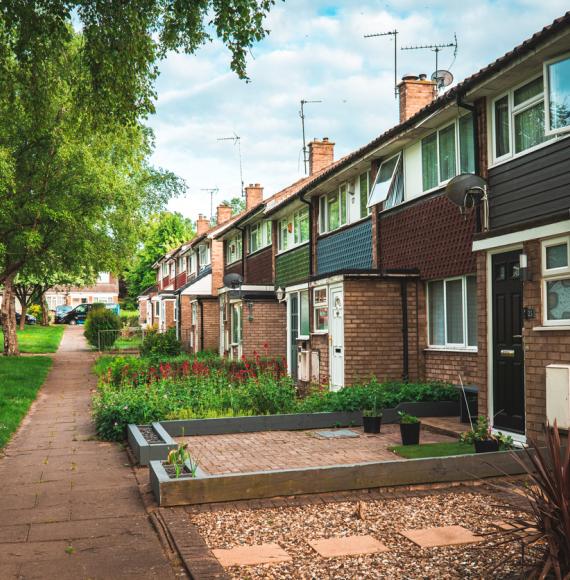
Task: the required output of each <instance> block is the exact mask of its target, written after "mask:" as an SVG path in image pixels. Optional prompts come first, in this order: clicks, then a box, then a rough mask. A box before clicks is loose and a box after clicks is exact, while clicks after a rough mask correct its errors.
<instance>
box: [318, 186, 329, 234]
mask: <svg viewBox="0 0 570 580" xmlns="http://www.w3.org/2000/svg"><path fill="white" fill-rule="evenodd" d="M326 212H327V196H326V195H323V197H321V198H320V199H319V224H320V226H319V229H320V231H321V232H326V231H327V220H326V218H327V213H326Z"/></svg>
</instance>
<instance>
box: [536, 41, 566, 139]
mask: <svg viewBox="0 0 570 580" xmlns="http://www.w3.org/2000/svg"><path fill="white" fill-rule="evenodd" d="M564 60H570V52H566V53H565V54H562V55H559V56H557V57H556V58H551V59H549V60H546V61H544V63H543V67H542V75H543V79H544V134H545V135H546V136H547V137H555V136H557V135H560V134H561V133H568V132H569V131H570V125H568V126H566V127H560V128H559V129H550V76H549V74H548V72H549V69H548V67H549V66H551V65H553V64H556V63H558V62H562V61H564Z"/></svg>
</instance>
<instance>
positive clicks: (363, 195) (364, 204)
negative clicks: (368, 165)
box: [360, 172, 368, 218]
mask: <svg viewBox="0 0 570 580" xmlns="http://www.w3.org/2000/svg"><path fill="white" fill-rule="evenodd" d="M367 215H368V172H366V173H362V174H361V175H360V217H361V218H363V217H364V216H367Z"/></svg>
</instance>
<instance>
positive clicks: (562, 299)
mask: <svg viewBox="0 0 570 580" xmlns="http://www.w3.org/2000/svg"><path fill="white" fill-rule="evenodd" d="M546 300H547V305H546V308H547V317H548V320H569V319H570V278H567V279H566V280H555V281H553V282H547V283H546Z"/></svg>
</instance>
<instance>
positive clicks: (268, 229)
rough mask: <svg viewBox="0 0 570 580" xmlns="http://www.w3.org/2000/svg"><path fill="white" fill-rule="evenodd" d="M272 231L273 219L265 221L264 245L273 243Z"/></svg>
mask: <svg viewBox="0 0 570 580" xmlns="http://www.w3.org/2000/svg"><path fill="white" fill-rule="evenodd" d="M271 232H272V223H271V221H266V222H265V239H264V240H263V245H264V246H270V245H271V244H272V243H273V239H272V236H271Z"/></svg>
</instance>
